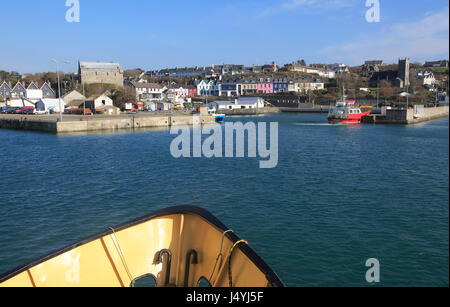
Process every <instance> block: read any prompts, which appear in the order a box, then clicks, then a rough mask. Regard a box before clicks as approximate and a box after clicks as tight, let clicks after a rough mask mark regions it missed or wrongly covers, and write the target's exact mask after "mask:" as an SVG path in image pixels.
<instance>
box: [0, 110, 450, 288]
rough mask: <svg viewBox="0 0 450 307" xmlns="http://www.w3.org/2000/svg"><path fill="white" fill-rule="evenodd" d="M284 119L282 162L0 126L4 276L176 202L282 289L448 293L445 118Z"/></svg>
mask: <svg viewBox="0 0 450 307" xmlns="http://www.w3.org/2000/svg"><path fill="white" fill-rule="evenodd" d="M226 120H227V121H241V122H246V121H265V122H278V123H279V161H278V166H277V167H276V168H274V169H260V168H259V166H258V163H259V159H251V158H242V159H236V158H233V159H227V158H213V159H206V158H197V159H194V158H192V159H183V158H181V159H175V158H173V157H172V156H171V154H170V143H171V141H172V140H173V139H174V137H175V136H174V135H170V132H169V130H166V129H159V130H135V131H128V130H120V131H116V132H108V131H101V132H97V133H81V134H67V135H66V134H63V135H54V134H45V133H35V132H21V131H12V130H3V129H2V130H0V138H1V140H2V142H1V144H2V145H1V147H0V155H1V156H2V163H1V165H0V174H1V175H2V180H3V185H2V192H1V193H0V215H1V216H2V219H0V245H1V247H2V248H1V250H0V273H3V272H5V271H7V270H10V269H12V268H14V267H15V266H19V265H22V264H24V263H26V262H28V261H30V260H33V259H35V258H38V257H39V256H42V255H44V254H46V253H48V252H51V251H53V250H55V249H58V248H61V247H63V246H66V245H68V244H70V243H73V242H76V241H78V240H80V239H83V238H84V237H87V236H89V235H91V234H95V233H97V232H99V231H102V230H104V229H106V228H108V227H110V226H114V225H116V224H120V223H122V222H125V221H128V220H131V219H134V218H136V217H140V216H143V215H145V214H148V213H151V212H153V211H155V210H157V209H160V208H165V207H169V206H174V205H181V204H191V205H196V206H200V207H203V208H205V209H207V210H209V211H210V212H212V213H213V214H214V215H216V216H217V217H218V218H219V219H220V220H221V221H222V222H223V223H224V224H225V225H227V226H228V227H230V228H231V229H233V230H234V231H235V232H236V233H237V234H238V235H239V236H240V237H242V238H244V239H246V240H248V241H249V243H250V245H251V246H252V248H253V249H254V250H255V251H256V252H257V253H258V254H260V255H261V257H262V258H263V259H264V260H265V261H266V262H267V263H268V264H269V265H270V266H271V267H272V268H273V269H274V271H275V272H276V273H277V274H278V275H279V277H280V278H281V279H282V280H283V281H284V282H285V283H286V285H287V286H368V285H369V284H368V283H367V282H366V280H365V273H366V271H367V269H368V268H367V267H365V263H366V260H367V259H369V258H376V259H378V260H379V261H380V265H381V282H380V284H379V285H381V286H448V284H449V282H448V279H449V275H448V270H449V227H448V222H449V211H448V210H449V206H448V202H449V160H448V159H449V158H448V154H449V120H448V118H445V119H440V120H436V121H431V122H427V123H423V124H417V125H409V126H403V125H402V126H391V125H357V126H333V125H328V124H326V122H327V119H326V115H325V114H270V115H266V116H258V117H235V118H227V119H226Z"/></svg>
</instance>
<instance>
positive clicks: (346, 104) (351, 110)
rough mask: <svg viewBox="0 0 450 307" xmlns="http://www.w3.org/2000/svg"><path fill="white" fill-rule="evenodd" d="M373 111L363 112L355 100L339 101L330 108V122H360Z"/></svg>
mask: <svg viewBox="0 0 450 307" xmlns="http://www.w3.org/2000/svg"><path fill="white" fill-rule="evenodd" d="M371 112H372V111H367V112H362V111H361V108H360V107H359V106H357V104H356V101H354V100H345V99H343V100H342V101H338V102H337V103H336V106H335V107H333V108H330V111H329V113H328V122H329V123H330V124H360V123H361V120H362V118H363V117H364V116H366V115H369V114H370V113H371Z"/></svg>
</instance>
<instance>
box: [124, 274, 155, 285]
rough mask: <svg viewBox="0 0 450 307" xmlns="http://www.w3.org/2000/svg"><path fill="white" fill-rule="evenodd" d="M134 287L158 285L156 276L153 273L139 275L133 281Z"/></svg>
mask: <svg viewBox="0 0 450 307" xmlns="http://www.w3.org/2000/svg"><path fill="white" fill-rule="evenodd" d="M130 286H131V287H133V288H153V287H156V278H155V276H153V275H152V274H147V275H144V276H142V277H138V278H136V279H135V280H133V281H132V282H131V285H130Z"/></svg>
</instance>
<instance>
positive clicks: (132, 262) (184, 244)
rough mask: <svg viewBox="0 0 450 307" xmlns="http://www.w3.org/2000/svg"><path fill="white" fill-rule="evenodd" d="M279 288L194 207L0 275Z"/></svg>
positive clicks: (42, 281)
mask: <svg viewBox="0 0 450 307" xmlns="http://www.w3.org/2000/svg"><path fill="white" fill-rule="evenodd" d="M148 277H150V278H152V279H154V281H155V284H156V286H162V287H164V286H168V287H171V286H177V287H192V286H198V285H199V284H200V283H206V284H209V285H210V286H214V287H248V286H250V287H280V286H284V284H283V283H282V281H281V280H280V279H279V278H278V276H277V275H276V274H275V272H274V271H273V270H272V269H271V268H270V267H269V266H268V265H267V264H266V262H264V260H263V259H262V258H261V257H259V256H258V255H257V254H256V252H255V251H254V250H253V249H252V248H251V247H250V246H249V245H248V242H246V241H245V240H242V239H240V238H239V237H238V236H237V235H236V234H235V233H234V232H233V231H232V230H230V229H228V228H227V227H226V226H225V225H224V224H222V223H221V222H220V221H219V220H218V219H217V218H216V217H214V216H213V215H212V214H211V213H209V212H207V211H206V210H203V209H201V208H198V207H193V206H178V207H172V208H167V209H163V210H159V211H157V212H155V213H152V214H150V215H147V216H145V217H142V218H139V219H136V220H134V221H131V222H128V223H124V224H121V225H119V226H116V227H111V228H109V229H108V230H105V231H104V232H101V233H99V234H97V235H94V236H91V237H89V238H86V239H85V240H82V241H80V242H78V243H75V244H72V245H70V246H68V247H66V248H63V249H61V250H58V251H55V252H53V253H50V254H49V255H47V256H44V257H42V258H40V259H38V260H35V261H32V262H30V263H29V264H27V265H24V266H22V267H19V268H16V269H14V270H12V271H10V272H7V273H5V274H3V275H0V287H1V286H3V287H8V286H13V287H17V286H19V287H53V286H56V287H60V286H67V287H78V286H84V287H97V286H102V287H103V286H106V287H125V286H133V285H135V283H136V282H139V281H140V280H141V279H143V278H148Z"/></svg>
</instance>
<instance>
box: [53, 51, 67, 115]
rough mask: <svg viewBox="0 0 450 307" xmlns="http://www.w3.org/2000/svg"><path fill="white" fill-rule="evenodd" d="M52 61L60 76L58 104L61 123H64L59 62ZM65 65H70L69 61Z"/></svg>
mask: <svg viewBox="0 0 450 307" xmlns="http://www.w3.org/2000/svg"><path fill="white" fill-rule="evenodd" d="M51 61H52V62H53V63H55V64H56V74H57V75H58V104H59V121H60V122H62V121H63V116H62V115H63V109H62V106H61V82H60V78H59V69H58V63H59V62H58V61H57V60H55V59H51ZM64 64H70V62H69V61H64Z"/></svg>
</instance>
